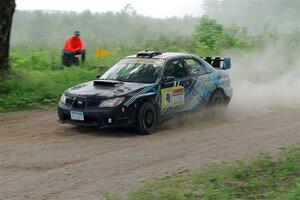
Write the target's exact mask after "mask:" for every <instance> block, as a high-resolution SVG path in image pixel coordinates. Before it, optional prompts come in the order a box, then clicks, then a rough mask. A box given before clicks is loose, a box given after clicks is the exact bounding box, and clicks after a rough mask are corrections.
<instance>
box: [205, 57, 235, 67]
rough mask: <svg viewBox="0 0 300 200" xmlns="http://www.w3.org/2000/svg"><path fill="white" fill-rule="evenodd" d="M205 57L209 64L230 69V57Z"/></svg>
mask: <svg viewBox="0 0 300 200" xmlns="http://www.w3.org/2000/svg"><path fill="white" fill-rule="evenodd" d="M202 59H204V60H205V61H206V62H207V63H208V64H210V65H211V66H213V67H214V68H217V69H230V68H231V61H230V58H221V57H215V58H213V57H205V58H203V57H202Z"/></svg>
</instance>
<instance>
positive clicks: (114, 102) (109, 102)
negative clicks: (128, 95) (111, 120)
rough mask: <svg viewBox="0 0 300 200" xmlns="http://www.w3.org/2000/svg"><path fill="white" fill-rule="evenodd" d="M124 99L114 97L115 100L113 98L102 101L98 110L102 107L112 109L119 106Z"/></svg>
mask: <svg viewBox="0 0 300 200" xmlns="http://www.w3.org/2000/svg"><path fill="white" fill-rule="evenodd" d="M124 99H125V97H116V98H113V99H107V100H105V101H102V103H101V104H100V106H99V107H100V108H103V107H109V108H112V107H116V106H118V105H120V104H121V103H122V102H123V101H124Z"/></svg>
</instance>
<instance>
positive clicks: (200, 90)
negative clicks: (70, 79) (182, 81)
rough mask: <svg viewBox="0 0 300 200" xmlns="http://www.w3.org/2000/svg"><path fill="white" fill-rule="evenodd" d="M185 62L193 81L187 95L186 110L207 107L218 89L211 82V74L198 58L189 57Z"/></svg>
mask: <svg viewBox="0 0 300 200" xmlns="http://www.w3.org/2000/svg"><path fill="white" fill-rule="evenodd" d="M183 61H184V63H185V64H186V65H187V67H188V70H189V74H190V76H191V77H192V79H193V81H192V83H191V85H190V88H189V91H188V93H187V95H186V109H187V110H191V109H194V108H195V107H203V106H206V105H207V102H208V101H209V98H210V95H211V93H212V92H213V91H214V89H215V87H216V86H215V84H214V82H213V81H212V80H211V77H210V74H211V72H210V71H209V70H208V69H207V68H206V66H205V63H204V62H203V61H201V60H200V59H198V58H195V57H187V58H185V59H183Z"/></svg>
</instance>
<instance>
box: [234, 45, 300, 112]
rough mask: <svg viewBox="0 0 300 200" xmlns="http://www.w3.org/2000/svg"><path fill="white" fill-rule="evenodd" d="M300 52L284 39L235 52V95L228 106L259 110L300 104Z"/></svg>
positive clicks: (241, 110) (242, 110) (253, 110)
mask: <svg viewBox="0 0 300 200" xmlns="http://www.w3.org/2000/svg"><path fill="white" fill-rule="evenodd" d="M292 53H294V55H297V54H298V55H299V52H290V51H289V49H288V45H287V44H284V43H282V42H278V43H276V44H272V45H268V46H267V47H265V48H264V49H262V50H259V51H257V52H254V53H245V52H244V53H243V54H240V55H233V56H232V65H233V67H232V69H231V72H230V75H231V79H232V87H233V90H234V95H233V98H232V101H231V104H230V107H229V110H231V111H234V112H246V113H249V114H258V113H261V112H265V111H272V110H274V109H277V108H299V107H300V61H299V59H298V57H295V56H291V54H292Z"/></svg>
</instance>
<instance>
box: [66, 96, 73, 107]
mask: <svg viewBox="0 0 300 200" xmlns="http://www.w3.org/2000/svg"><path fill="white" fill-rule="evenodd" d="M72 103H73V99H70V98H66V105H67V106H70V105H72Z"/></svg>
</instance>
